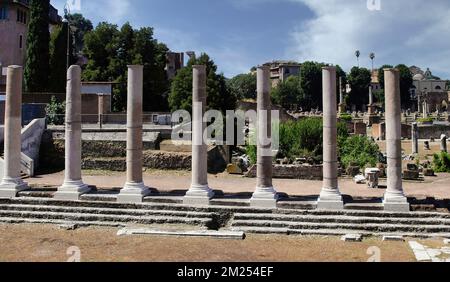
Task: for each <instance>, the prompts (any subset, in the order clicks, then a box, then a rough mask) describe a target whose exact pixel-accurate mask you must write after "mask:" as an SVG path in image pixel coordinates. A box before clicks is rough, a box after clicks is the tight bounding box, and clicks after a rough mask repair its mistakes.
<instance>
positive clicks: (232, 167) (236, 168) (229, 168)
mask: <svg viewBox="0 0 450 282" xmlns="http://www.w3.org/2000/svg"><path fill="white" fill-rule="evenodd" d="M227 172H228V173H229V174H239V175H242V174H243V171H242V169H241V168H240V167H239V166H238V165H236V164H229V165H228V166H227Z"/></svg>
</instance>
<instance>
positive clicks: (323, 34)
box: [51, 0, 450, 78]
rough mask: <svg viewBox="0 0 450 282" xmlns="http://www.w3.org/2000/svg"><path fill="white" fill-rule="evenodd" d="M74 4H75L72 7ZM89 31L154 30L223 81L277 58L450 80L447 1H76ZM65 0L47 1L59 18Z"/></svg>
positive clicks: (166, 41) (448, 11)
mask: <svg viewBox="0 0 450 282" xmlns="http://www.w3.org/2000/svg"><path fill="white" fill-rule="evenodd" d="M70 1H73V0H70ZM74 1H75V2H76V1H80V4H81V5H80V7H81V10H80V11H74V10H73V12H81V13H82V14H84V15H85V16H86V17H87V18H89V19H91V20H92V21H93V23H94V24H97V23H98V22H99V21H108V22H112V23H116V24H119V25H120V24H123V23H124V22H126V21H129V22H130V23H131V24H132V25H133V26H136V27H139V26H151V27H154V28H155V37H156V38H157V39H158V40H160V41H162V42H164V43H166V44H167V45H168V47H169V48H170V49H171V50H173V51H188V50H193V51H196V52H197V53H199V52H207V53H208V54H209V55H210V56H211V57H212V58H213V59H214V60H215V62H216V64H217V65H218V67H219V70H220V71H221V72H224V74H225V75H226V76H228V77H231V76H233V75H236V74H238V73H242V72H247V71H248V70H249V69H250V68H251V67H252V66H255V65H258V64H261V63H264V62H267V61H271V60H278V59H285V60H297V61H300V62H302V61H305V60H315V61H320V62H327V63H331V64H339V65H341V66H343V67H344V68H345V69H346V70H347V71H348V70H349V69H350V68H351V67H352V66H353V65H355V64H356V58H355V57H354V52H355V50H357V49H359V50H360V51H361V54H362V55H361V59H360V61H361V65H362V66H365V67H370V64H371V63H370V59H369V54H370V52H375V54H376V59H375V65H376V66H381V65H382V64H398V63H405V64H407V65H417V66H419V67H421V68H422V69H426V68H427V67H429V68H431V70H432V71H433V73H434V74H435V75H438V76H441V77H442V78H450V36H449V35H450V16H449V15H450V1H448V0H430V1H423V0H395V1H391V0H369V1H375V2H377V1H380V3H381V10H370V9H368V5H367V0H89V1H88V0H74ZM65 2H66V0H51V3H52V4H53V5H54V6H56V7H57V8H58V9H59V10H60V14H62V13H63V7H64V3H65Z"/></svg>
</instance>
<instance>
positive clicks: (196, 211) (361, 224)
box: [0, 189, 450, 238]
mask: <svg viewBox="0 0 450 282" xmlns="http://www.w3.org/2000/svg"><path fill="white" fill-rule="evenodd" d="M51 191H52V189H49V191H45V190H44V191H41V192H40V193H36V192H34V193H31V192H28V193H21V197H19V198H16V199H0V223H29V224H30V223H31V224H57V225H77V226H108V227H130V226H137V225H139V226H141V225H143V226H150V225H159V226H161V225H164V226H166V227H167V226H183V227H184V228H191V229H193V228H201V229H205V230H206V229H209V230H231V231H243V232H246V233H257V234H284V235H318V236H322V235H323V236H339V235H345V234H355V233H357V234H361V235H363V236H384V235H400V236H405V237H418V238H429V237H444V238H450V213H437V212H409V213H392V212H384V211H381V210H374V209H366V210H364V209H363V208H361V209H359V210H355V209H346V210H343V211H325V210H316V209H299V208H298V206H297V205H294V206H293V207H290V206H289V205H287V204H283V205H282V206H283V207H279V208H278V209H275V210H271V209H258V208H252V207H249V206H244V205H243V204H242V203H243V202H242V201H238V202H237V203H238V204H236V203H234V204H233V201H231V200H220V199H219V200H216V201H215V202H213V203H212V205H211V206H205V207H192V206H186V205H183V204H180V197H171V196H161V197H158V196H154V197H149V198H147V199H146V201H145V202H144V203H142V204H119V203H116V202H115V199H114V196H113V195H110V196H106V197H105V195H97V194H93V195H85V196H86V197H83V199H82V200H81V201H60V200H54V199H52V198H51V193H52V192H51ZM227 203H228V204H227ZM239 203H240V204H239ZM305 207H307V208H308V206H307V205H306V206H305ZM353 208H356V207H353Z"/></svg>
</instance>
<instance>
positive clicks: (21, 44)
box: [19, 34, 23, 49]
mask: <svg viewBox="0 0 450 282" xmlns="http://www.w3.org/2000/svg"><path fill="white" fill-rule="evenodd" d="M19 49H23V35H22V34H21V35H19Z"/></svg>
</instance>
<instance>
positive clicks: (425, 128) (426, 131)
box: [419, 125, 450, 140]
mask: <svg viewBox="0 0 450 282" xmlns="http://www.w3.org/2000/svg"><path fill="white" fill-rule="evenodd" d="M442 134H445V135H447V136H450V125H419V139H431V138H434V139H436V140H438V139H440V137H441V135H442Z"/></svg>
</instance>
